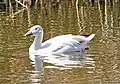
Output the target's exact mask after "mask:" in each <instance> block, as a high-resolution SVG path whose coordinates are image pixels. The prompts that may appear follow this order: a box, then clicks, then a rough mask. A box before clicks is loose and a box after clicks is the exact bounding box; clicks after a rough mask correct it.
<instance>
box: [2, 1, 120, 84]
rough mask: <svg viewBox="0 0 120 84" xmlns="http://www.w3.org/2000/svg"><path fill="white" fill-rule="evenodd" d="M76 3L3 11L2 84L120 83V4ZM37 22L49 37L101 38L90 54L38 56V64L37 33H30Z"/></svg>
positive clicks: (90, 48) (93, 43) (92, 43)
mask: <svg viewBox="0 0 120 84" xmlns="http://www.w3.org/2000/svg"><path fill="white" fill-rule="evenodd" d="M116 1H117V0H116ZM74 5H75V4H72V5H65V4H64V5H57V6H51V5H48V4H47V5H46V6H45V7H42V8H39V7H38V8H37V9H35V8H34V7H32V8H31V9H30V10H28V11H27V10H20V12H19V13H16V14H15V15H14V14H13V15H11V16H10V15H9V14H6V13H4V12H1V13H0V84H120V3H119V2H115V3H113V5H111V4H110V3H106V4H105V3H102V2H101V3H94V4H93V5H91V4H90V3H83V4H82V3H81V5H80V6H79V7H78V8H77V7H75V6H74ZM35 24H40V25H41V26H42V27H43V30H44V39H43V41H45V40H47V39H50V38H52V37H54V36H57V35H62V34H70V33H71V34H90V33H95V34H96V36H95V38H94V39H93V40H92V41H91V42H90V43H89V44H88V45H87V47H88V49H87V50H85V52H82V53H78V52H77V53H69V54H67V55H64V54H60V55H46V56H45V55H44V56H35V62H32V61H31V60H30V59H29V54H28V48H29V46H30V45H31V43H32V41H33V38H34V37H25V36H24V34H25V33H26V32H27V31H28V29H29V28H30V27H31V26H33V25H35Z"/></svg>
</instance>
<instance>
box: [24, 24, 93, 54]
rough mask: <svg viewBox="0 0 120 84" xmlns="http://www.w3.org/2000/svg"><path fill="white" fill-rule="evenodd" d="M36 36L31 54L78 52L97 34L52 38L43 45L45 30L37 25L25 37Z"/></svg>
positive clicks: (31, 47) (30, 49) (30, 50)
mask: <svg viewBox="0 0 120 84" xmlns="http://www.w3.org/2000/svg"><path fill="white" fill-rule="evenodd" d="M29 35H33V36H35V39H34V42H33V43H32V45H31V46H30V48H29V53H37V54H41V53H54V54H57V53H66V52H76V51H80V50H81V49H82V50H83V49H84V48H85V46H86V44H87V43H88V41H90V40H91V39H92V38H93V37H94V36H95V34H91V35H89V36H88V37H86V36H80V35H72V34H67V35H61V36H56V37H54V38H51V39H49V40H47V41H45V42H43V43H42V39H43V29H42V27H41V26H39V25H35V26H33V27H31V28H30V30H29V31H28V32H27V33H26V34H25V36H29Z"/></svg>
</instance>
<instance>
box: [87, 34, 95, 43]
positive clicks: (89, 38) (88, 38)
mask: <svg viewBox="0 0 120 84" xmlns="http://www.w3.org/2000/svg"><path fill="white" fill-rule="evenodd" d="M94 36H95V34H91V35H90V36H88V37H87V41H90V40H92V39H93V38H94Z"/></svg>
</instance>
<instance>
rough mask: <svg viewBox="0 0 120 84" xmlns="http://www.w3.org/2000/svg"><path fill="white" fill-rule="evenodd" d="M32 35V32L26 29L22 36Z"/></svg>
mask: <svg viewBox="0 0 120 84" xmlns="http://www.w3.org/2000/svg"><path fill="white" fill-rule="evenodd" d="M30 35H33V34H32V32H30V31H28V32H27V33H26V34H25V35H24V36H30Z"/></svg>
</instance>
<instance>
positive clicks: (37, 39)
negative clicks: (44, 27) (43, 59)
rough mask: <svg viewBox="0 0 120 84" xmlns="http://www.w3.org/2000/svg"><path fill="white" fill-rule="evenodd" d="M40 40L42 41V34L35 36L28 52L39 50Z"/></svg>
mask: <svg viewBox="0 0 120 84" xmlns="http://www.w3.org/2000/svg"><path fill="white" fill-rule="evenodd" d="M42 39H43V32H41V33H38V34H37V35H35V39H34V41H33V43H32V45H31V46H30V48H29V51H30V52H34V51H37V50H39V49H40V48H41V44H42Z"/></svg>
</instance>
